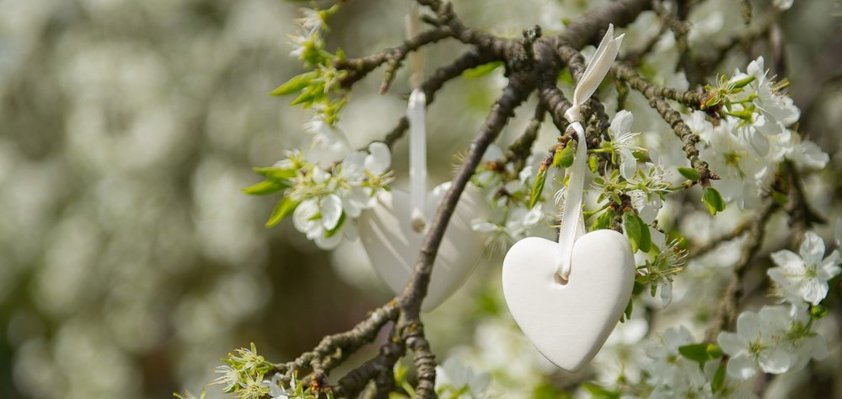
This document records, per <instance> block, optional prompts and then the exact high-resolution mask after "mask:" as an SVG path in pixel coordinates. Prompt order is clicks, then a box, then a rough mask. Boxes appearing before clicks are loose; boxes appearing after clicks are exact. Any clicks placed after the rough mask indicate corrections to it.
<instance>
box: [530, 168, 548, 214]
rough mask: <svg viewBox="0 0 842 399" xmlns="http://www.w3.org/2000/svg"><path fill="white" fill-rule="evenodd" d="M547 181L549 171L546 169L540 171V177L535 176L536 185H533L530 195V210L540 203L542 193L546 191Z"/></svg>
mask: <svg viewBox="0 0 842 399" xmlns="http://www.w3.org/2000/svg"><path fill="white" fill-rule="evenodd" d="M546 180H547V170H546V169H544V168H540V169H538V175H537V176H535V183H534V184H532V192H531V193H530V194H529V209H532V207H534V206H535V204H537V203H538V200H539V199H541V193H542V192H543V191H544V182H545V181H546Z"/></svg>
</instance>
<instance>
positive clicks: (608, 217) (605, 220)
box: [589, 208, 614, 231]
mask: <svg viewBox="0 0 842 399" xmlns="http://www.w3.org/2000/svg"><path fill="white" fill-rule="evenodd" d="M613 221H614V211H613V210H612V209H611V208H608V209H607V210H605V211H604V212H602V213H601V214H599V216H597V218H596V219H594V221H593V222H592V223H591V228H590V229H589V230H590V231H594V230H602V229H610V228H611V223H612V222H613Z"/></svg>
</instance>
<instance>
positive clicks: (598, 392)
mask: <svg viewBox="0 0 842 399" xmlns="http://www.w3.org/2000/svg"><path fill="white" fill-rule="evenodd" d="M582 387H583V388H585V390H587V391H588V392H589V393H590V394H591V399H619V398H620V393H619V392H616V391H610V390H608V389H606V388H603V387H601V386H599V385H596V384H593V383H590V382H586V383H584V384H582Z"/></svg>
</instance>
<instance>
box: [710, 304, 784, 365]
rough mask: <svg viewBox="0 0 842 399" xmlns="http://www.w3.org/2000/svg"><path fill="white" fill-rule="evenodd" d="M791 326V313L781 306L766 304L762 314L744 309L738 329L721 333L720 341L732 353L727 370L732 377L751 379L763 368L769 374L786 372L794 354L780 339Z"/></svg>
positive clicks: (725, 349) (729, 353)
mask: <svg viewBox="0 0 842 399" xmlns="http://www.w3.org/2000/svg"><path fill="white" fill-rule="evenodd" d="M788 327H789V314H788V313H787V312H786V310H782V309H780V308H779V307H764V308H763V309H761V311H760V312H759V313H754V312H749V311H747V312H743V313H741V314H740V315H739V317H737V332H736V333H732V332H726V331H723V332H720V333H719V337H718V338H717V342H718V343H719V346H720V347H721V348H722V351H723V352H725V353H727V354H728V355H730V356H731V358H730V359H729V360H728V368H727V373H728V375H729V376H731V377H732V378H737V379H742V380H745V379H749V378H751V377H753V376H754V375H755V373H756V372H757V368H758V367H759V368H760V369H761V370H763V371H764V372H766V373H772V374H781V373H785V372H786V371H787V370H789V369H790V367H791V366H792V364H793V361H794V359H793V355H792V354H791V353H789V351H787V350H786V348H784V347H782V346H781V345H779V342H778V340H779V339H780V336H781V335H782V334H783V332H784V331H786V329H787V328H788Z"/></svg>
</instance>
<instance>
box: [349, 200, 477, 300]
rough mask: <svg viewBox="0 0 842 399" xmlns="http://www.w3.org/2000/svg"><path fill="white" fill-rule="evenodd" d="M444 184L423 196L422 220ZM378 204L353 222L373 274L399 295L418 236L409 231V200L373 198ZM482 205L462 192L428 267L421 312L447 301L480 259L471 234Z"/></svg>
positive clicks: (432, 209)
mask: <svg viewBox="0 0 842 399" xmlns="http://www.w3.org/2000/svg"><path fill="white" fill-rule="evenodd" d="M448 187H449V183H445V184H442V185H439V186H438V187H436V188H435V189H433V190H432V191H431V192H430V193H428V194H427V203H426V217H427V220H431V219H432V217H433V216H434V215H435V212H436V208H438V205H439V203H440V202H441V199H442V197H443V196H444V193H445V192H446V191H447V188H448ZM377 200H378V204H377V205H375V207H374V208H372V209H370V210H367V211H365V212H363V214H362V215H360V218H359V221H358V228H359V233H360V239H361V240H362V243H363V246H364V247H365V249H366V252H367V253H368V257H369V260H370V261H371V263H372V265H373V267H374V270H375V271H376V272H377V274H378V275H380V277H381V278H382V279H383V280H384V281H385V282H386V284H387V285H388V286H389V287H390V288H391V289H392V291H394V292H395V293H399V292H401V291H402V290H403V289H404V287H405V286H406V283H407V282H409V278H410V276H411V275H412V272H413V268H414V266H415V260H416V259H417V258H418V253H419V251H420V250H421V241H423V239H424V232H416V231H415V230H414V229H413V228H412V221H411V217H410V213H411V210H410V207H411V205H410V197H409V194H408V193H407V192H405V191H402V190H397V189H395V190H392V191H391V192H384V193H381V194H380V195H378V198H377ZM484 213H485V203H484V201H483V199H482V196H481V195H480V194H479V192H478V191H477V190H476V189H473V188H470V187H469V188H467V189H466V190H465V192H463V193H462V197H461V198H460V200H459V204H458V205H457V206H456V210H455V212H454V213H453V216H452V217H451V220H450V224H449V225H448V226H447V230H446V231H445V234H444V237H443V239H442V242H441V246H440V247H439V251H438V255H437V256H436V260H435V263H434V264H433V275H432V278H431V280H430V285H429V287H428V291H427V296H426V298H425V299H424V304H423V306H422V309H423V310H425V311H429V310H432V309H433V308H435V307H436V306H438V305H440V304H441V303H442V302H444V300H445V299H447V298H448V297H449V296H450V295H451V294H453V292H455V291H456V289H458V288H459V286H461V285H462V283H463V282H464V281H465V280H466V279H467V277H468V276H469V275H470V274H471V271H473V269H474V267H475V266H476V264H477V263H478V262H479V259H480V257H481V255H482V244H483V242H482V237H480V235H479V234H477V233H476V232H474V231H473V230H472V229H471V222H472V221H473V220H474V219H477V218H482V217H483V216H484Z"/></svg>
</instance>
